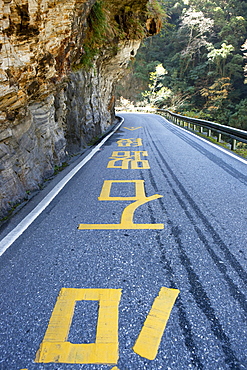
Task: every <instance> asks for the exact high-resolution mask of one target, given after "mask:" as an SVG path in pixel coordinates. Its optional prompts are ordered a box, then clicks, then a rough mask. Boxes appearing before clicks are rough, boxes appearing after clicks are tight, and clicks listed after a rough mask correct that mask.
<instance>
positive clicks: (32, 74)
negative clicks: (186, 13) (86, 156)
mask: <svg viewBox="0 0 247 370" xmlns="http://www.w3.org/2000/svg"><path fill="white" fill-rule="evenodd" d="M153 2H154V0H152V1H151V0H150V1H148V0H138V1H130V0H121V1H120V0H119V1H118V0H115V1H114V0H109V1H103V0H100V1H99V0H97V1H96V0H87V1H85V0H66V1H65V0H2V2H1V3H0V24H1V31H0V32H1V34H0V218H1V217H3V216H4V215H6V214H7V212H8V210H9V209H10V208H11V207H12V206H13V205H14V204H16V203H17V202H19V201H21V200H23V199H24V198H25V196H26V193H27V192H30V191H33V190H35V189H38V187H39V186H40V184H42V182H43V180H44V179H45V178H47V177H49V176H50V175H52V174H53V172H54V166H55V165H57V166H59V165H61V163H62V162H63V161H64V160H65V158H66V155H68V153H69V154H70V153H78V152H80V151H81V150H82V149H83V148H85V147H86V145H87V144H88V143H90V141H91V140H92V139H93V138H94V137H96V136H100V135H101V134H102V133H103V132H104V131H105V130H106V129H107V128H108V127H109V126H110V125H111V124H112V122H113V118H114V83H115V81H116V80H117V79H118V78H119V77H120V76H121V73H122V70H123V68H124V67H125V66H126V65H127V64H128V61H129V60H130V58H132V57H134V56H135V54H136V51H137V49H138V47H139V44H140V41H141V39H142V38H143V37H145V36H146V35H151V34H155V33H157V32H158V31H159V28H160V20H159V16H158V15H155V14H154V15H152V3H153Z"/></svg>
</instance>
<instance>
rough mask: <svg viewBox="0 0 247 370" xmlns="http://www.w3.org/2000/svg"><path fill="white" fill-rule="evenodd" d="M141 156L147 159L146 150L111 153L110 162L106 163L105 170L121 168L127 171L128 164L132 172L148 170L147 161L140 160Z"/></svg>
mask: <svg viewBox="0 0 247 370" xmlns="http://www.w3.org/2000/svg"><path fill="white" fill-rule="evenodd" d="M131 153H132V154H131ZM141 156H143V157H147V156H148V152H147V151H146V150H138V151H130V150H127V151H114V152H112V156H111V157H110V159H111V161H109V162H108V165H107V168H121V169H122V170H128V169H129V164H130V168H131V169H132V170H137V169H140V168H141V169H145V170H146V169H150V166H149V163H148V160H146V159H141ZM119 162H120V164H119Z"/></svg>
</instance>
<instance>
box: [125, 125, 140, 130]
mask: <svg viewBox="0 0 247 370" xmlns="http://www.w3.org/2000/svg"><path fill="white" fill-rule="evenodd" d="M124 128H126V130H130V131H134V130H138V129H139V128H142V127H141V126H140V127H133V126H132V127H124Z"/></svg>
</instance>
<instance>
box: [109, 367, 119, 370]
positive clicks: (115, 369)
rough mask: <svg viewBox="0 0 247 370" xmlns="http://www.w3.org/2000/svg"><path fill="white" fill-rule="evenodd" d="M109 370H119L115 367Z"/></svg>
mask: <svg viewBox="0 0 247 370" xmlns="http://www.w3.org/2000/svg"><path fill="white" fill-rule="evenodd" d="M111 370H119V368H118V367H117V366H114V367H113V368H112V369H111Z"/></svg>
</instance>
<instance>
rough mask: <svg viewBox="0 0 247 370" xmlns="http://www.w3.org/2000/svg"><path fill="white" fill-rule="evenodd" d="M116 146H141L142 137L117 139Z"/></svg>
mask: <svg viewBox="0 0 247 370" xmlns="http://www.w3.org/2000/svg"><path fill="white" fill-rule="evenodd" d="M117 145H118V146H131V147H135V146H142V139H141V138H137V139H134V138H130V139H120V140H118V141H117Z"/></svg>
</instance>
